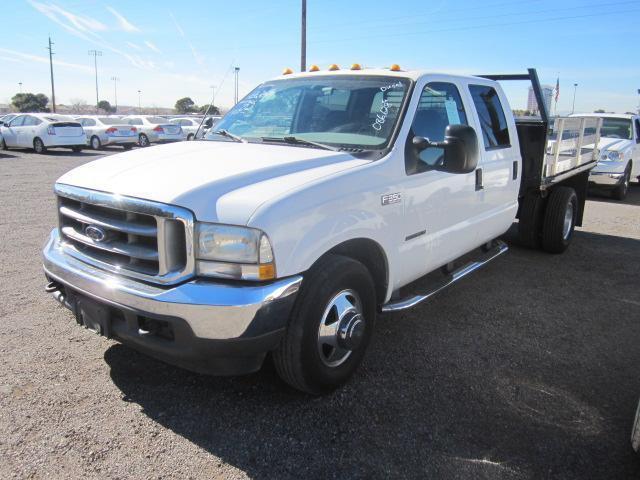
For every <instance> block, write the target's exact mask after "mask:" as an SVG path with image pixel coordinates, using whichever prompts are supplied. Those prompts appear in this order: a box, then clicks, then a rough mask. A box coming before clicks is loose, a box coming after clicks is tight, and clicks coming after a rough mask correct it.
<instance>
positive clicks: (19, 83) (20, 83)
mask: <svg viewBox="0 0 640 480" xmlns="http://www.w3.org/2000/svg"><path fill="white" fill-rule="evenodd" d="M18 85H20V93H22V82H18Z"/></svg>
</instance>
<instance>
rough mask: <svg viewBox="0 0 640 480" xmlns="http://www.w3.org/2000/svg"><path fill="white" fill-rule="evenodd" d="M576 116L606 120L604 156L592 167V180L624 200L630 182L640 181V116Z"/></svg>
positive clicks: (601, 145) (602, 133)
mask: <svg viewBox="0 0 640 480" xmlns="http://www.w3.org/2000/svg"><path fill="white" fill-rule="evenodd" d="M572 117H578V118H584V117H587V118H591V117H595V118H601V119H602V127H601V130H600V142H599V143H598V150H599V151H600V158H599V159H598V164H597V165H596V166H595V168H594V169H593V170H591V174H590V176H589V183H590V184H591V186H592V187H594V188H599V189H606V190H609V191H610V192H611V194H612V196H613V197H614V198H616V199H617V200H624V199H625V197H626V196H627V191H628V190H629V181H630V180H631V179H637V180H638V181H640V116H638V115H631V114H613V113H588V114H575V115H572ZM591 147H592V146H591Z"/></svg>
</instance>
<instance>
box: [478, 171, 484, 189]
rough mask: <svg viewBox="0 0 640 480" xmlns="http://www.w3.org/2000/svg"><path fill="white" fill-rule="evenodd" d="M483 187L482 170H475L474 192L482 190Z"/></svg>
mask: <svg viewBox="0 0 640 480" xmlns="http://www.w3.org/2000/svg"><path fill="white" fill-rule="evenodd" d="M483 189H484V185H482V169H481V168H477V169H476V192H477V191H479V190H483Z"/></svg>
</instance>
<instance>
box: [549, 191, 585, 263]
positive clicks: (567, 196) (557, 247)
mask: <svg viewBox="0 0 640 480" xmlns="http://www.w3.org/2000/svg"><path fill="white" fill-rule="evenodd" d="M577 216H578V196H577V195H576V192H575V190H574V189H573V188H570V187H556V188H554V189H553V190H551V194H550V195H549V199H548V202H547V208H546V210H545V212H544V224H543V226H542V248H543V249H544V251H545V252H549V253H562V252H564V251H565V250H566V249H567V247H568V246H569V244H570V243H571V238H572V237H573V230H574V228H575V224H576V218H577Z"/></svg>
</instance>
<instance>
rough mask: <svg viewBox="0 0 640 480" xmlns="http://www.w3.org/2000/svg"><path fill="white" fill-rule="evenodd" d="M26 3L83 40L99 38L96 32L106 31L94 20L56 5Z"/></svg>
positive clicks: (30, 1) (29, 0)
mask: <svg viewBox="0 0 640 480" xmlns="http://www.w3.org/2000/svg"><path fill="white" fill-rule="evenodd" d="M28 2H29V3H30V4H31V6H32V7H33V8H35V9H36V10H38V11H39V12H40V13H42V14H43V15H45V16H46V17H47V18H49V19H50V20H52V21H53V22H55V23H57V24H58V25H60V26H61V27H62V28H64V29H65V30H66V31H68V32H69V33H71V34H73V35H75V36H77V37H80V38H82V39H83V40H87V41H90V37H97V38H100V36H99V35H98V34H97V33H96V32H103V31H106V30H108V28H107V26H106V25H105V24H103V23H101V22H99V21H98V20H96V19H94V18H91V17H87V16H85V15H76V14H74V13H71V12H69V11H67V10H64V9H62V8H60V7H59V6H57V5H45V4H44V3H39V2H36V1H34V0H28Z"/></svg>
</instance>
